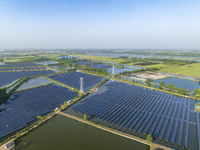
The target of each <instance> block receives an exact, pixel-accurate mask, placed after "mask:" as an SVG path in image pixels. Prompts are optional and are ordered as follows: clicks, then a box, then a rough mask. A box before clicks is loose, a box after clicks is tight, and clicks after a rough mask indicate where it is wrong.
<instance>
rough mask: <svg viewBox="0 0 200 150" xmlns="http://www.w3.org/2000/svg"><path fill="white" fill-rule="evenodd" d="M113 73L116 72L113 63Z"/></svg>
mask: <svg viewBox="0 0 200 150" xmlns="http://www.w3.org/2000/svg"><path fill="white" fill-rule="evenodd" d="M112 74H115V66H114V65H113V68H112Z"/></svg>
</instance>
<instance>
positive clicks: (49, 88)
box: [0, 84, 78, 138]
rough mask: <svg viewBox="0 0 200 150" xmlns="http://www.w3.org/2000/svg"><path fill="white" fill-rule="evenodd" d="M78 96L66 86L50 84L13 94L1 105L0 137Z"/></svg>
mask: <svg viewBox="0 0 200 150" xmlns="http://www.w3.org/2000/svg"><path fill="white" fill-rule="evenodd" d="M76 96H78V93H76V92H74V91H71V90H69V89H67V88H64V87H61V86H58V85H55V84H50V85H46V86H42V87H38V88H34V89H31V90H26V91H22V92H19V93H17V94H15V95H13V97H12V98H10V100H8V101H7V102H6V103H4V104H3V105H1V109H2V112H0V138H2V137H4V136H6V135H8V134H10V133H13V132H15V131H17V130H19V129H21V128H24V127H25V126H27V123H29V122H30V121H33V120H34V119H35V117H36V116H38V115H43V114H45V113H48V112H49V111H50V110H52V109H54V108H56V107H58V106H59V105H60V104H62V103H63V102H64V101H65V100H70V99H73V98H75V97H76Z"/></svg>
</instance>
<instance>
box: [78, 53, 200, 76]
mask: <svg viewBox="0 0 200 150" xmlns="http://www.w3.org/2000/svg"><path fill="white" fill-rule="evenodd" d="M77 56H80V57H84V58H86V59H91V60H100V61H106V62H111V63H121V64H123V62H125V59H123V58H116V57H104V56H88V55H82V54H77ZM135 63H140V62H134V63H133V65H135ZM157 63H160V64H154V65H147V66H140V67H145V68H153V67H156V68H160V69H161V70H160V71H161V72H166V73H174V74H178V75H184V76H192V77H197V78H200V63H194V64H189V65H183V66H180V65H168V64H161V62H160V61H157ZM125 64H126V65H131V62H127V63H125ZM135 66H139V65H135Z"/></svg>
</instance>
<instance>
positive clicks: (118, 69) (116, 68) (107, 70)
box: [106, 67, 133, 74]
mask: <svg viewBox="0 0 200 150" xmlns="http://www.w3.org/2000/svg"><path fill="white" fill-rule="evenodd" d="M112 71H113V68H108V69H106V72H107V73H112ZM124 71H133V69H128V68H119V67H115V69H114V74H119V73H120V72H124Z"/></svg>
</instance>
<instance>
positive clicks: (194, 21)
mask: <svg viewBox="0 0 200 150" xmlns="http://www.w3.org/2000/svg"><path fill="white" fill-rule="evenodd" d="M0 11H1V13H0V20H1V21H0V49H14V48H18V49H158V50H163V49H164V50H166V49H169V50H172V49H176V50H182V49H183V50H186V49H194V50H199V49H200V20H199V16H200V1H198V0H194V1H190V0H186V1H181V0H177V1H173V0H168V1H160V0H153V1H148V0H144V1H138V0H126V1H124V0H109V1H107V0H102V1H93V0H65V1H64V0H58V1H55V0H43V1H39V0H28V1H26V0H0Z"/></svg>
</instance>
